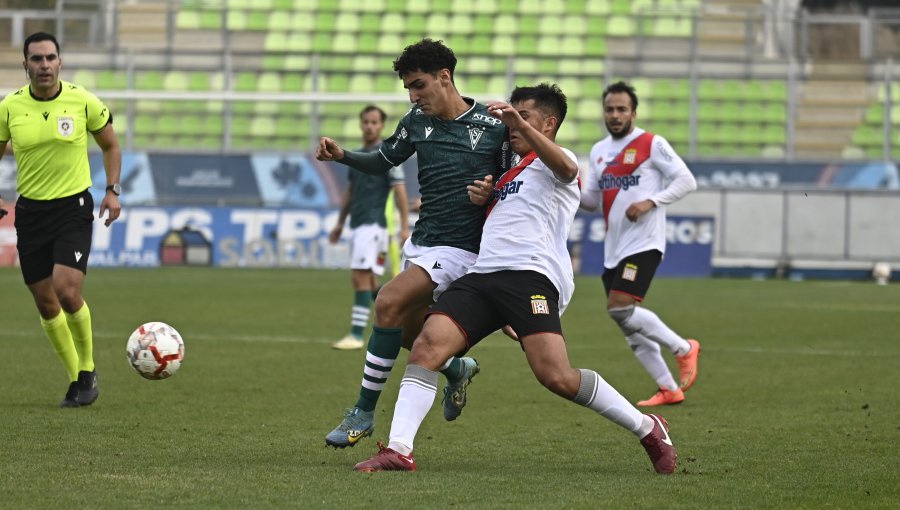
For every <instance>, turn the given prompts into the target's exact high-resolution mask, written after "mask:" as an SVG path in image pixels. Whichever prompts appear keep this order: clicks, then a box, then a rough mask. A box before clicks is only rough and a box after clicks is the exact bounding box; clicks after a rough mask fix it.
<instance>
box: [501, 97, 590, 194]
mask: <svg viewBox="0 0 900 510" xmlns="http://www.w3.org/2000/svg"><path fill="white" fill-rule="evenodd" d="M488 111H489V112H490V113H491V115H493V116H494V117H497V118H498V119H500V120H502V121H503V123H504V124H506V125H507V126H509V128H510V129H511V130H513V129H515V130H516V131H517V132H518V133H519V135H521V136H522V138H525V140H526V141H527V142H528V143H529V145H531V148H532V149H534V152H535V153H537V155H538V157H539V158H541V161H542V162H543V163H544V164H545V165H547V168H549V169H550V170H551V171H552V172H553V173H554V174H555V175H556V178H557V179H559V180H560V181H562V182H572V181H573V180H575V178H577V177H578V164H576V163H575V162H574V161H572V160H571V159H570V158H569V157H568V156H566V153H565V152H563V150H562V148H560V146H559V145H557V144H556V142H555V141H553V140H551V139H549V138H547V137H546V136H544V134H543V133H541V132H540V131H538V130H537V129H535V128H534V127H533V126H532V125H531V124H529V123H528V122H525V119H523V118H522V116H521V115H520V114H519V112H518V111H516V109H515V108H513V107H512V106H510V105H509V104H507V103H504V102H502V101H496V102H492V103H489V104H488ZM557 122H558V121H557Z"/></svg>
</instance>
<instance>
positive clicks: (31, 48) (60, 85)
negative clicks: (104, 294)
mask: <svg viewBox="0 0 900 510" xmlns="http://www.w3.org/2000/svg"><path fill="white" fill-rule="evenodd" d="M23 53H24V55H25V61H24V62H23V65H24V66H25V73H26V75H27V76H28V78H29V80H30V83H29V84H28V85H26V86H24V87H22V88H21V89H19V90H17V91H15V92H13V93H11V94H9V95H8V96H6V97H5V98H4V99H3V101H0V157H2V156H3V152H4V151H5V149H6V144H7V142H9V141H10V140H12V146H13V151H14V153H15V155H16V163H17V166H18V181H17V188H18V193H19V198H18V200H17V201H16V219H15V224H16V237H17V245H16V246H17V249H18V252H19V263H20V266H21V270H22V276H23V278H24V280H25V284H26V285H27V286H28V289H29V290H30V291H31V294H32V295H33V297H34V302H35V305H36V306H37V309H38V313H39V314H40V316H41V326H43V329H44V332H45V333H46V334H47V337H48V338H49V339H50V342H51V343H52V344H53V347H54V349H55V350H56V353H57V355H58V356H59V358H60V360H62V363H63V366H64V367H65V369H66V372H67V374H68V378H69V388H68V391H67V392H66V396H65V398H63V400H62V402H61V403H60V406H62V407H79V406H86V405H91V404H92V403H94V401H95V400H96V399H97V396H98V395H99V390H98V388H97V372H96V371H95V370H94V357H93V333H92V330H91V312H90V310H89V309H88V306H87V303H85V301H84V298H83V297H82V295H81V291H82V287H83V284H84V275H85V273H86V272H87V261H88V255H89V254H90V251H91V237H92V232H93V222H94V202H93V199H92V198H91V194H90V192H89V188H90V187H91V169H90V166H89V165H88V154H87V135H88V133H90V134H91V136H93V138H94V140H96V141H97V145H99V146H100V149H101V150H102V151H103V165H104V168H105V170H106V183H107V184H108V186H107V188H106V196H105V197H104V198H103V201H102V202H101V203H100V216H101V217H102V216H103V215H104V213H106V212H107V211H108V216H107V217H106V221H105V224H106V226H107V227H108V226H109V225H110V224H111V223H112V222H113V221H115V220H116V218H118V217H119V214H120V212H121V206H120V205H119V193H120V192H121V188H120V186H119V175H120V172H121V168H122V153H121V151H120V149H119V142H118V141H117V139H116V134H115V132H114V131H113V127H112V115H111V114H110V113H109V110H108V109H107V108H106V106H105V105H104V104H103V103H102V102H101V101H100V100H99V99H97V97H96V96H94V95H93V94H91V93H90V92H87V91H86V90H84V89H83V88H81V87H79V86H77V85H73V84H71V83H67V82H64V81H62V80H60V79H59V70H60V67H61V65H62V60H61V59H60V57H59V53H60V52H59V43H58V42H57V41H56V38H55V37H53V35H51V34H47V33H43V32H38V33H35V34H32V35H30V36H29V37H28V38H27V39H25V44H24V46H23ZM2 206H3V200H2V199H0V207H2Z"/></svg>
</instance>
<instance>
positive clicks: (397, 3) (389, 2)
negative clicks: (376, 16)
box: [384, 0, 406, 12]
mask: <svg viewBox="0 0 900 510" xmlns="http://www.w3.org/2000/svg"><path fill="white" fill-rule="evenodd" d="M384 10H385V12H404V11H406V0H385V2H384Z"/></svg>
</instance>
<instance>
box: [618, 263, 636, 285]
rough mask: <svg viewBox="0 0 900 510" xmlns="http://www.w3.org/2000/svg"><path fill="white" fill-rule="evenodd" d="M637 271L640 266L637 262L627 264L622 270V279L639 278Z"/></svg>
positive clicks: (631, 280)
mask: <svg viewBox="0 0 900 510" xmlns="http://www.w3.org/2000/svg"><path fill="white" fill-rule="evenodd" d="M637 271H638V267H637V266H636V265H635V264H625V269H623V270H622V279H623V280H628V281H630V282H633V281H634V280H636V279H637Z"/></svg>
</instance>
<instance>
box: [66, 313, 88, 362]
mask: <svg viewBox="0 0 900 510" xmlns="http://www.w3.org/2000/svg"><path fill="white" fill-rule="evenodd" d="M66 322H67V323H69V331H71V332H72V340H73V341H74V343H75V350H76V351H77V352H78V370H83V371H85V372H93V371H94V334H93V332H92V331H91V309H90V308H88V305H87V301H85V302H84V304H83V305H82V306H81V309H79V310H78V311H77V312H75V313H68V312H66Z"/></svg>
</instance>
